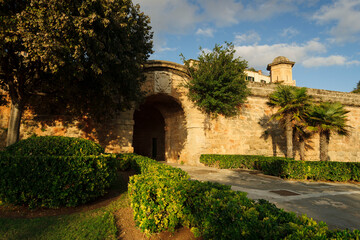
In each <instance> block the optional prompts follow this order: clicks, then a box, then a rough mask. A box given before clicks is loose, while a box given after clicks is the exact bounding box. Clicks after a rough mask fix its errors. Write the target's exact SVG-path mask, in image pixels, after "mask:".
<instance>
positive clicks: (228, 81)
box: [183, 43, 249, 117]
mask: <svg viewBox="0 0 360 240" xmlns="http://www.w3.org/2000/svg"><path fill="white" fill-rule="evenodd" d="M200 50H201V54H200V55H199V56H198V59H197V61H196V62H195V63H192V62H191V61H190V60H185V58H184V57H183V60H184V63H185V65H186V66H187V67H188V69H189V72H190V74H191V79H190V80H189V81H188V82H187V83H186V84H185V87H187V88H188V89H189V94H188V97H189V98H190V100H192V101H193V102H194V103H195V105H196V106H197V107H198V108H199V109H200V110H202V111H204V112H206V113H207V114H210V115H213V116H217V115H218V114H222V115H224V116H225V117H230V116H234V115H236V114H237V113H238V111H239V106H240V105H241V104H242V103H244V102H245V100H246V97H247V96H248V94H249V90H248V88H247V85H246V81H245V79H246V74H245V73H244V70H245V69H246V67H247V61H245V60H242V59H241V58H240V57H238V58H235V49H234V45H233V44H232V43H226V44H225V45H224V46H220V45H218V44H216V45H215V47H214V49H213V50H212V51H211V52H207V51H205V50H203V49H201V48H200Z"/></svg>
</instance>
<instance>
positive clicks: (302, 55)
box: [235, 39, 360, 69]
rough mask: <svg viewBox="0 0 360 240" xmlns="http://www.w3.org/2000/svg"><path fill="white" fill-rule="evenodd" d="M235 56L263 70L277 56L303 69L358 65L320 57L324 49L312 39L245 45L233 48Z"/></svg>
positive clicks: (317, 40)
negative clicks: (304, 41)
mask: <svg viewBox="0 0 360 240" xmlns="http://www.w3.org/2000/svg"><path fill="white" fill-rule="evenodd" d="M235 50H236V56H241V57H242V58H244V59H246V60H247V61H248V62H249V66H250V67H255V68H260V69H265V68H266V66H267V64H269V63H271V62H272V61H273V60H274V58H275V57H277V56H285V57H287V58H289V60H290V61H294V62H296V63H297V64H301V65H303V66H304V67H307V68H311V67H327V66H347V65H360V61H358V60H350V59H348V58H347V57H345V56H341V55H331V56H326V57H321V56H319V54H324V53H326V47H325V45H324V44H322V43H321V42H319V39H313V40H311V41H308V42H306V43H304V44H297V43H292V44H287V43H281V44H273V45H256V44H254V45H247V46H235Z"/></svg>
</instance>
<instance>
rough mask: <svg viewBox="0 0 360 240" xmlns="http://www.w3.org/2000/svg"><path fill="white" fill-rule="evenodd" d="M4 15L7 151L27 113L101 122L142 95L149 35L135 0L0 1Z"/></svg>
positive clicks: (1, 43)
mask: <svg viewBox="0 0 360 240" xmlns="http://www.w3.org/2000/svg"><path fill="white" fill-rule="evenodd" d="M0 11H1V12H0V14H1V15H0V87H1V89H2V90H4V91H6V92H7V93H8V95H9V97H10V99H11V114H10V121H9V126H8V135H7V145H10V144H12V143H14V142H16V141H17V140H18V138H19V128H20V120H21V116H22V113H23V111H24V109H26V108H31V109H32V110H34V111H36V110H37V109H41V110H44V106H46V108H47V109H49V107H51V109H52V110H53V111H59V110H62V111H67V112H68V113H69V114H72V115H74V116H80V115H91V116H93V117H95V118H96V119H101V118H103V117H105V116H112V115H114V113H116V112H117V111H121V110H124V109H126V108H129V107H130V105H131V103H132V102H133V101H136V100H138V99H139V98H140V97H141V91H140V85H141V83H142V82H143V80H144V76H143V74H142V71H141V68H142V65H143V63H144V62H145V61H146V60H147V59H148V57H149V54H150V53H151V52H152V33H151V31H150V30H151V28H150V26H149V22H150V21H149V18H148V17H147V16H146V15H144V14H143V13H142V12H140V9H139V6H138V5H133V4H132V1H131V0H29V1H24V0H0ZM62 113H64V112H62Z"/></svg>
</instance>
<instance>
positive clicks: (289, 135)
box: [285, 116, 293, 158]
mask: <svg viewBox="0 0 360 240" xmlns="http://www.w3.org/2000/svg"><path fill="white" fill-rule="evenodd" d="M285 136H286V157H288V158H291V157H292V156H293V141H292V139H293V128H292V126H291V117H290V116H286V119H285Z"/></svg>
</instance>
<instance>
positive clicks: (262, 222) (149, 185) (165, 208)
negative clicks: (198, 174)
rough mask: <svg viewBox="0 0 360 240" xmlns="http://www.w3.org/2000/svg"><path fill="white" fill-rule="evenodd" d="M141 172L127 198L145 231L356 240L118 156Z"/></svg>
mask: <svg viewBox="0 0 360 240" xmlns="http://www.w3.org/2000/svg"><path fill="white" fill-rule="evenodd" d="M122 156H123V157H124V161H129V162H130V165H131V166H132V167H133V168H135V169H136V170H137V171H138V172H139V173H140V174H138V175H135V176H133V177H131V178H130V182H129V196H130V200H131V206H132V208H133V210H134V218H135V222H136V224H137V226H138V227H140V228H141V229H142V230H143V231H144V232H147V233H151V232H160V231H163V230H170V231H173V230H174V229H175V228H176V227H178V226H181V225H182V226H187V227H189V228H191V230H192V232H194V234H195V236H202V237H203V238H204V239H284V238H286V239H356V238H359V237H360V232H359V231H358V230H354V231H349V230H344V231H330V230H328V228H327V226H326V224H324V223H322V222H320V223H316V222H315V221H313V220H312V219H309V218H307V217H306V216H301V217H297V216H296V214H295V213H292V212H285V211H283V210H282V209H278V208H277V207H276V206H275V205H274V204H271V203H269V202H267V201H265V200H259V201H253V200H250V199H248V198H247V197H246V193H242V192H235V191H232V190H230V186H225V185H221V184H216V183H210V182H199V181H189V180H188V175H187V174H186V172H184V171H182V170H181V169H176V168H172V167H169V166H166V165H162V164H159V163H157V162H156V161H154V160H152V159H149V158H146V157H142V156H136V155H130V156H129V155H118V157H119V159H118V163H120V162H121V157H122Z"/></svg>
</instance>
